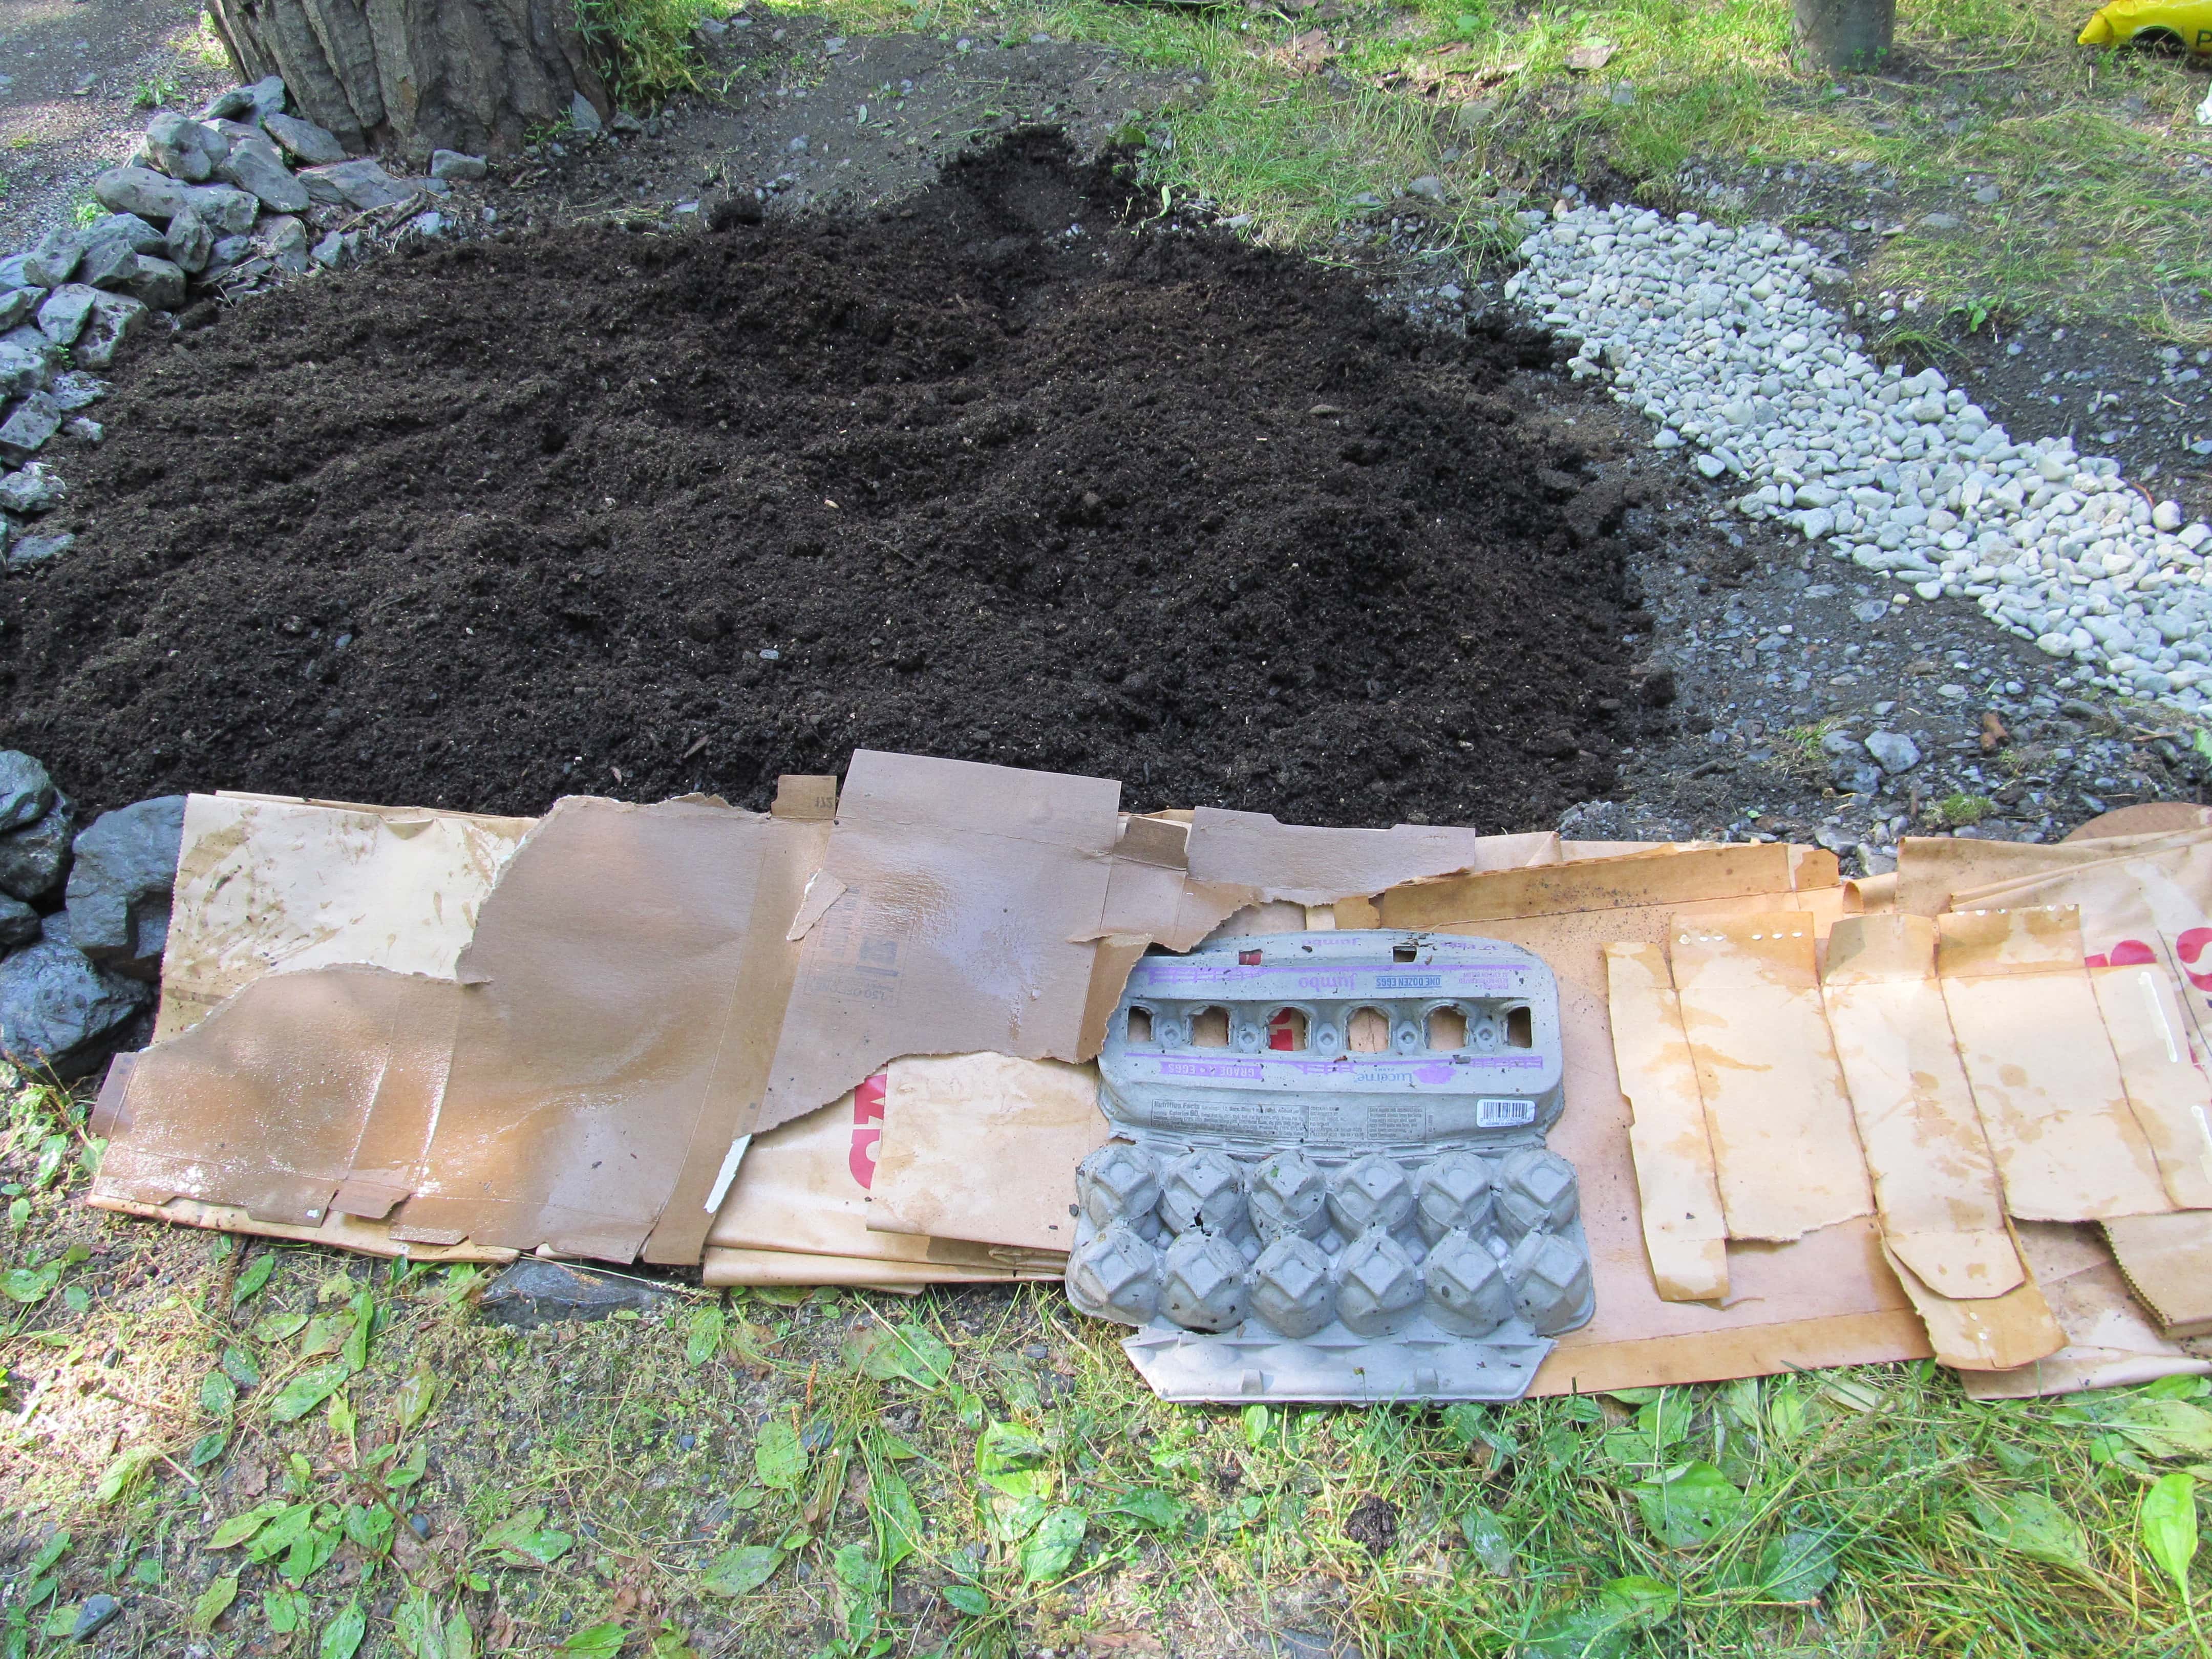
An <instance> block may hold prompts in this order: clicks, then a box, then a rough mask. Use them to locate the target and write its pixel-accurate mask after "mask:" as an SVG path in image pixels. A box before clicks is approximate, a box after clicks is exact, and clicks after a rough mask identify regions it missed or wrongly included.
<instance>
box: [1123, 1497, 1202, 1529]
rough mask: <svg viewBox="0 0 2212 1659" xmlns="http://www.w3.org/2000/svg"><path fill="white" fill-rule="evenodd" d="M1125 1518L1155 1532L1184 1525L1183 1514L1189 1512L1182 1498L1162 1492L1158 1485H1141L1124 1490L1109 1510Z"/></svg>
mask: <svg viewBox="0 0 2212 1659" xmlns="http://www.w3.org/2000/svg"><path fill="white" fill-rule="evenodd" d="M1108 1513H1109V1514H1110V1515H1116V1516H1121V1518H1122V1519H1124V1520H1127V1521H1133V1522H1136V1523H1137V1525H1139V1526H1140V1527H1149V1528H1152V1530H1153V1531H1154V1532H1173V1531H1175V1530H1176V1529H1177V1528H1180V1527H1181V1526H1182V1522H1183V1516H1185V1515H1187V1514H1188V1513H1189V1510H1188V1505H1186V1504H1184V1503H1183V1501H1182V1499H1181V1498H1176V1497H1173V1496H1171V1495H1170V1494H1169V1493H1167V1492H1162V1491H1161V1490H1160V1489H1159V1488H1158V1486H1139V1487H1138V1488H1137V1490H1136V1491H1134V1492H1124V1493H1123V1494H1122V1495H1121V1497H1120V1498H1117V1499H1116V1500H1115V1504H1114V1507H1113V1508H1112V1509H1111V1510H1109V1511H1108Z"/></svg>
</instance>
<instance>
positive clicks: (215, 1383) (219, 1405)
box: [200, 1371, 238, 1417]
mask: <svg viewBox="0 0 2212 1659" xmlns="http://www.w3.org/2000/svg"><path fill="white" fill-rule="evenodd" d="M237 1408H238V1384H237V1383H234V1382H232V1381H231V1380H230V1379H229V1378H228V1376H224V1375H223V1374H222V1372H221V1371H210V1372H209V1373H208V1374H207V1376H206V1377H205V1378H204V1380H203V1381H202V1382H201V1383H200V1409H201V1410H202V1411H204V1412H205V1413H207V1414H208V1415H209V1416H210V1417H228V1416H229V1415H230V1414H231V1413H232V1412H234V1411H235V1410H236V1409H237Z"/></svg>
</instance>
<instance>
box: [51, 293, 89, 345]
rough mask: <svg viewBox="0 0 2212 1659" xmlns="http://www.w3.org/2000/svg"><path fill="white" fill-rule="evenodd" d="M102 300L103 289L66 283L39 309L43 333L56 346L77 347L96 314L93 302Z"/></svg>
mask: <svg viewBox="0 0 2212 1659" xmlns="http://www.w3.org/2000/svg"><path fill="white" fill-rule="evenodd" d="M99 297H100V290H99V289H94V288H88V287H87V286H86V285H85V284H84V283H63V284H62V286H61V287H59V288H58V289H55V290H54V291H53V292H52V294H50V295H47V296H46V304H44V305H42V306H40V307H39V332H40V333H41V334H43V335H45V336H46V337H47V338H48V339H49V340H52V342H53V343H55V344H56V345H75V344H76V337H77V336H78V335H80V334H82V333H83V332H84V325H85V320H86V319H88V318H89V317H90V316H91V315H92V302H93V301H94V300H96V299H98V298H99Z"/></svg>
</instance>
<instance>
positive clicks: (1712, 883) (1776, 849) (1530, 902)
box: [1338, 842, 1836, 927]
mask: <svg viewBox="0 0 2212 1659" xmlns="http://www.w3.org/2000/svg"><path fill="white" fill-rule="evenodd" d="M1800 850H1802V849H1800ZM1835 885H1836V859H1835V854H1832V853H1827V852H1822V851H1820V850H1819V849H1817V848H1815V849H1813V854H1812V856H1811V857H1810V858H1808V859H1804V860H1800V859H1798V858H1796V856H1794V854H1793V851H1792V849H1791V848H1790V847H1789V846H1787V845H1786V844H1784V843H1783V842H1759V843H1755V844H1753V845H1749V846H1741V847H1703V848H1694V849H1692V850H1689V851H1676V850H1673V849H1670V848H1659V849H1655V850H1652V851H1649V852H1644V853H1634V854H1627V855H1626V856H1624V857H1620V858H1609V859H1590V860H1576V861H1574V862H1572V863H1568V864H1559V865H1540V866H1534V867H1533V868H1525V869H1506V870H1496V871H1491V872H1478V873H1475V874H1471V875H1455V876H1447V877H1444V878H1440V879H1436V880H1428V881H1416V882H1409V883H1407V884H1404V885H1401V886H1399V887H1395V888H1393V889H1391V890H1389V891H1388V892H1378V893H1377V894H1376V897H1375V898H1374V899H1373V901H1372V903H1371V905H1370V906H1364V907H1362V908H1364V909H1366V910H1367V911H1368V912H1369V913H1370V914H1371V915H1372V917H1373V920H1371V921H1370V920H1366V919H1364V917H1361V918H1353V919H1347V918H1346V916H1345V915H1344V914H1343V907H1340V911H1339V915H1338V925H1339V926H1340V927H1455V926H1459V925H1462V924H1468V923H1474V922H1480V921H1504V920H1506V919H1507V918H1509V917H1513V916H1543V915H1564V914H1568V913H1571V912H1576V911H1584V910H1609V909H1619V908H1624V907H1628V906H1636V905H1654V904H1669V905H1674V904H1688V903H1694V902H1700V901H1705V900H1711V899H1727V898H1741V897H1748V896H1753V895H1756V894H1761V893H1788V892H1792V891H1796V890H1799V889H1800V888H1814V887H1833V886H1835Z"/></svg>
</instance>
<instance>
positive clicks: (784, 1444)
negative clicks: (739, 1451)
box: [753, 1417, 806, 1492]
mask: <svg viewBox="0 0 2212 1659" xmlns="http://www.w3.org/2000/svg"><path fill="white" fill-rule="evenodd" d="M753 1469H754V1472H755V1473H756V1474H758V1475H759V1476H760V1483H761V1485H763V1486H769V1487H773V1488H774V1489H775V1491H777V1492H789V1491H791V1490H792V1489H793V1487H795V1486H798V1485H799V1480H800V1478H801V1477H802V1476H803V1475H805V1473H806V1448H805V1446H803V1445H801V1444H800V1443H799V1431H798V1430H796V1429H794V1428H793V1427H792V1426H791V1425H790V1424H789V1423H787V1422H786V1421H785V1420H784V1419H781V1418H780V1417H779V1418H775V1419H771V1420H770V1421H769V1422H766V1423H763V1424H762V1425H761V1431H760V1435H759V1437H758V1438H757V1439H756V1440H754V1442H753Z"/></svg>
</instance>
